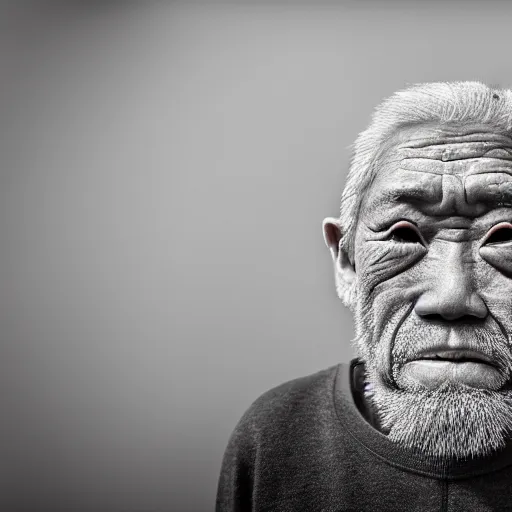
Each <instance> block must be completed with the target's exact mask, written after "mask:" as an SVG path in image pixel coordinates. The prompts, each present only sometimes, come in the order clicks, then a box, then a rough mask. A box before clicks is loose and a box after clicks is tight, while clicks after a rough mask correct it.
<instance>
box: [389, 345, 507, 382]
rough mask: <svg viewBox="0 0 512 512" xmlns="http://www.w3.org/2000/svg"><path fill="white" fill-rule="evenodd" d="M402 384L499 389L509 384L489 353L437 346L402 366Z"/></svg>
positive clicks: (400, 379)
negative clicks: (446, 384)
mask: <svg viewBox="0 0 512 512" xmlns="http://www.w3.org/2000/svg"><path fill="white" fill-rule="evenodd" d="M399 373H400V376H399V379H398V381H399V383H401V384H403V385H405V387H408V386H409V385H411V384H412V385H420V386H422V387H425V388H428V389H436V388H438V387H439V386H441V385H443V384H445V383H449V384H452V385H455V386H460V385H466V386H469V387H473V388H480V389H489V390H497V389H500V388H501V387H503V385H504V384H505V383H506V379H505V378H504V375H503V373H502V372H501V371H500V370H499V368H498V366H497V365H496V363H495V362H494V361H493V360H492V359H491V358H490V357H489V356H488V355H486V354H483V353H482V352H480V351H476V350H471V349H451V348H438V349H435V350H428V351H423V352H421V353H420V354H418V355H417V356H416V357H414V358H413V359H409V360H408V361H407V362H406V363H405V364H404V365H403V367H402V368H401V370H400V372H399Z"/></svg>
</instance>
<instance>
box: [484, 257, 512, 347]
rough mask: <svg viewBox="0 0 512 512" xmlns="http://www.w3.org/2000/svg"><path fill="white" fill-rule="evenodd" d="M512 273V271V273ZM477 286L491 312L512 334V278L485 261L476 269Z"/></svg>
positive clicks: (509, 333) (509, 335)
mask: <svg viewBox="0 0 512 512" xmlns="http://www.w3.org/2000/svg"><path fill="white" fill-rule="evenodd" d="M509 275H512V272H511V274H509ZM475 286H476V289H477V290H478V293H479V295H480V296H481V297H482V299H483V300H484V302H485V303H486V304H487V308H488V309H489V312H490V314H491V315H492V316H493V317H495V319H496V320H497V321H498V322H499V323H500V324H501V326H502V327H503V328H504V330H505V331H506V332H507V333H508V338H509V339H510V337H511V335H512V278H511V277H509V276H508V275H506V274H504V273H503V272H502V271H500V270H498V268H497V266H496V267H495V266H493V265H490V264H488V263H486V262H483V261H482V263H481V264H479V265H478V266H477V268H476V269H475Z"/></svg>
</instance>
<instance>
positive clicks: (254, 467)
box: [216, 360, 512, 512]
mask: <svg viewBox="0 0 512 512" xmlns="http://www.w3.org/2000/svg"><path fill="white" fill-rule="evenodd" d="M360 365H361V363H360V362H358V361H357V360H354V361H352V362H351V364H350V365H348V364H340V365H337V366H333V367H331V368H328V369H326V370H323V371H321V372H318V373H315V374H313V375H310V376H307V377H303V378H300V379H295V380H292V381H290V382H287V383H285V384H282V385H281V386H278V387H276V388H274V389H271V390H270V391H268V392H266V393H265V394H263V395H262V396H261V397H260V398H258V399H257V400H256V401H255V402H254V403H253V404H252V405H251V407H250V408H249V409H248V410H247V412H246V413H245V414H244V415H243V417H242V419H241V420H240V422H239V423H238V425H237V426H236V428H235V430H234V432H233V434H232V435H231V438H230V440H229V444H228V447H227V449H226V452H225V455H224V460H223V464H222V470H221V475H220V479H219V486H218V492H217V508H216V510H217V512H227V511H230V512H231V511H260V512H263V511H266V512H271V511H276V512H277V511H279V512H291V511H308V512H315V511H323V512H334V511H348V510H351V511H352V510H353V511H372V512H374V511H388V510H389V511H393V512H398V511H407V512H411V511H416V510H417V511H422V512H423V511H431V510H432V511H434V510H435V511H464V512H468V511H478V512H485V511H491V510H492V511H496V510H497V511H504V510H511V511H512V444H511V445H510V446H508V447H507V448H505V449H504V450H502V451H500V452H499V453H496V454H494V455H492V456H489V457H485V458H476V459H469V460H460V459H453V460H447V461H446V460H445V461H440V460H438V459H429V458H427V457H425V456H423V455H422V454H421V453H417V452H414V451H412V450H407V449H403V448H401V447H400V446H398V445H397V444H396V443H394V442H392V441H390V440H389V439H388V438H387V437H386V436H385V435H384V434H382V433H381V432H380V431H379V430H378V428H376V427H377V425H376V424H375V422H376V418H375V416H373V415H372V413H371V411H370V410H369V409H367V408H365V407H364V403H363V401H362V400H361V396H362V395H361V392H360V391H361V390H360V388H359V386H358V384H357V382H358V378H357V376H358V375H360V374H361V372H358V371H357V370H358V368H359V369H360V368H361V366H360Z"/></svg>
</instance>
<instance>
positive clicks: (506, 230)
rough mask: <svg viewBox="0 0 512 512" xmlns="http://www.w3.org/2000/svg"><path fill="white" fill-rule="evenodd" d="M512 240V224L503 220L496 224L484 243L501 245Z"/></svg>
mask: <svg viewBox="0 0 512 512" xmlns="http://www.w3.org/2000/svg"><path fill="white" fill-rule="evenodd" d="M508 242H512V224H509V223H508V222H503V223H501V224H498V225H496V226H494V227H493V228H492V229H491V230H490V231H489V234H488V235H487V238H486V239H485V241H484V245H499V244H506V243H508Z"/></svg>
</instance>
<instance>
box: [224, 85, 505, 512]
mask: <svg viewBox="0 0 512 512" xmlns="http://www.w3.org/2000/svg"><path fill="white" fill-rule="evenodd" d="M323 232H324V237H325V241H326V244H327V245H328V247H329V249H330V252H331V255H332V259H333V261H334V273H335V281H336V289H337V292H338V295H339V297H340V298H341V299H342V301H343V302H344V304H345V305H346V306H348V307H349V308H350V309H351V311H352V312H353V314H354V318H355V326H356V338H355V346H356V349H357V353H358V355H359V357H358V358H357V359H356V360H354V361H352V362H351V363H350V364H349V365H345V364H339V365H336V366H333V367H331V368H328V369H326V370H324V371H321V372H319V373H316V374H314V375H310V376H308V377H303V378H299V379H296V380H293V381H291V382H288V383H285V384H282V385H281V386H279V387H277V388H275V389H272V390H270V391H268V392H267V393H265V394H264V395H262V396H261V397H260V398H259V399H257V400H256V401H255V402H254V403H253V404H252V406H251V407H250V408H249V409H248V411H247V412H246V413H245V414H244V416H243V417H242V419H241V420H240V422H239V423H238V425H237V427H236V429H235V431H234V432H233V434H232V436H231V439H230V441H229V445H228V448H227V450H226V453H225V456H224V461H223V466H222V471H221V476H220V481H219V488H218V495H217V510H218V511H245V510H251V511H268V512H270V511H280V512H288V511H342V510H353V511H378V510H389V511H401V510H403V511H411V510H421V511H431V510H432V511H434V510H435V511H439V510H446V511H449V510H450V511H451V510H454V511H455V510H457V511H472V510H474V511H479V512H482V511H487V510H493V511H495V510H512V442H511V440H512V388H511V380H510V377H511V370H512V352H511V347H510V337H511V334H512V91H510V90H496V89H491V88H489V87H487V86H485V85H483V84H481V83H476V82H456V83H432V84H421V85H416V86H413V87H411V88H409V89H406V90H404V91H401V92H398V93H396V94H395V95H393V96H392V97H391V98H389V99H387V100H386V101H384V102H383V103H382V104H381V105H380V106H379V107H378V108H377V109H376V111H375V114H374V116H373V118H372V122H371V124H370V126H369V128H368V129H367V130H365V131H364V132H363V133H361V134H360V135H359V137H358V139H357V141H356V144H355V152H354V157H353V161H352V165H351V168H350V172H349V175H348V179H347V183H346V187H345V189H344V192H343V195H342V202H341V215H340V217H339V218H327V219H325V220H324V223H323Z"/></svg>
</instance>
